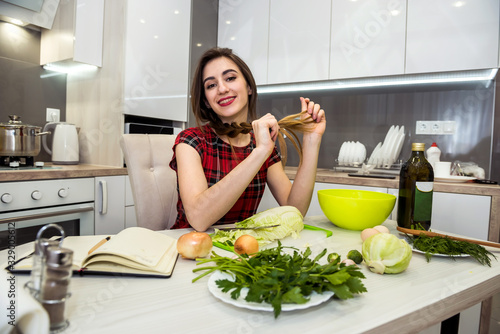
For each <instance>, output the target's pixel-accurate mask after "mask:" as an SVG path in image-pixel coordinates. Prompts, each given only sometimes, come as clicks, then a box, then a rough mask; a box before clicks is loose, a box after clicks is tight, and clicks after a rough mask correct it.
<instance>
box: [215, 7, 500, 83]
mask: <svg viewBox="0 0 500 334" xmlns="http://www.w3.org/2000/svg"><path fill="white" fill-rule="evenodd" d="M499 2H500V0H475V1H458V0H440V1H435V0H363V1H349V0H314V1H307V2H306V1H300V0H257V1H237V2H234V1H227V0H221V1H219V15H220V16H219V42H218V44H219V46H229V47H232V48H233V49H234V51H235V52H236V53H237V54H239V55H240V56H242V58H243V60H245V61H247V62H248V64H249V66H250V67H251V69H252V71H253V72H254V73H255V76H256V78H257V84H276V83H290V82H303V81H319V80H329V79H330V80H331V79H345V78H356V77H373V76H389V75H401V74H413V73H428V72H445V71H457V70H470V69H483V68H494V67H499V65H500V59H499V31H500V23H499V17H500V8H499V7H500V6H499ZM228 23H230V24H228ZM266 52H267V58H266ZM266 78H267V79H266Z"/></svg>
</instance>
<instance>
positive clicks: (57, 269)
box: [40, 246, 73, 333]
mask: <svg viewBox="0 0 500 334" xmlns="http://www.w3.org/2000/svg"><path fill="white" fill-rule="evenodd" d="M72 263H73V251H72V250H70V249H67V248H61V247H54V246H51V247H49V248H47V257H46V260H45V263H44V269H43V272H42V285H41V289H40V302H41V303H42V305H43V307H44V308H45V310H46V311H47V313H48V314H49V320H50V331H51V333H57V332H60V331H62V330H64V329H65V328H67V327H68V325H69V322H68V321H67V320H66V317H65V312H64V309H65V303H66V299H67V298H68V297H69V296H70V293H69V283H70V279H71V273H72Z"/></svg>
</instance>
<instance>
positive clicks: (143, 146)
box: [120, 134, 178, 230]
mask: <svg viewBox="0 0 500 334" xmlns="http://www.w3.org/2000/svg"><path fill="white" fill-rule="evenodd" d="M174 142H175V135H147V134H125V135H123V136H122V138H121V140H120V145H121V148H122V151H123V154H124V156H125V163H126V164H127V170H128V175H129V177H130V185H131V186H132V194H133V197H134V203H135V212H136V217H137V225H138V226H141V227H146V228H149V229H152V230H164V229H169V228H170V227H172V225H173V224H174V223H175V220H176V217H177V198H178V195H177V175H176V173H175V171H173V170H172V169H171V168H170V167H169V165H168V164H169V162H170V160H171V159H172V155H173V151H172V147H173V145H174Z"/></svg>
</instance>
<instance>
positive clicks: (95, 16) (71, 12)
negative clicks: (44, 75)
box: [40, 0, 104, 67]
mask: <svg viewBox="0 0 500 334" xmlns="http://www.w3.org/2000/svg"><path fill="white" fill-rule="evenodd" d="M103 29H104V0H68V1H61V2H60V4H59V8H58V13H57V15H56V17H55V19H54V23H53V25H52V29H50V30H48V29H42V32H41V42H40V64H41V65H45V64H48V63H59V65H61V66H65V67H66V66H71V65H74V63H75V62H76V63H84V64H90V65H95V66H99V67H100V66H102V44H103V43H102V42H103Z"/></svg>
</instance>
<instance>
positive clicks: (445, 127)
mask: <svg viewBox="0 0 500 334" xmlns="http://www.w3.org/2000/svg"><path fill="white" fill-rule="evenodd" d="M455 131H456V122H455V121H417V125H416V129H415V134H417V135H453V134H455Z"/></svg>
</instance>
